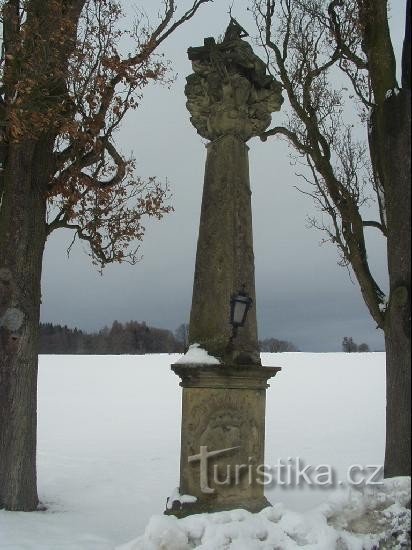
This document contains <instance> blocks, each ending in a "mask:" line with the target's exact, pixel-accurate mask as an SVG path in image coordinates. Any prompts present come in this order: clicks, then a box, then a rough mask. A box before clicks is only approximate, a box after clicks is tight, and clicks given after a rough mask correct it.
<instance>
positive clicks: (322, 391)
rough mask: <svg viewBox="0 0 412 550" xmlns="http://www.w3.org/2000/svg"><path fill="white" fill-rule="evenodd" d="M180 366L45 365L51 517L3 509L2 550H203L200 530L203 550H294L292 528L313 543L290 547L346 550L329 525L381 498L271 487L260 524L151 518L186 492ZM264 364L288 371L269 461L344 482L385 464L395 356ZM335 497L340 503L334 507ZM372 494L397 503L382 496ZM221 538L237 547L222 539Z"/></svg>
mask: <svg viewBox="0 0 412 550" xmlns="http://www.w3.org/2000/svg"><path fill="white" fill-rule="evenodd" d="M178 359H179V356H170V355H152V356H150V355H147V356H120V357H119V356H118V357H113V356H98V357H81V356H43V357H41V359H40V375H39V445H38V448H39V456H38V474H39V492H40V498H41V500H42V502H43V503H44V504H46V505H47V507H48V510H47V512H37V513H31V514H24V513H9V512H5V511H1V512H0V548H1V549H2V550H3V549H7V550H23V549H27V550H106V549H107V550H108V549H110V550H113V549H114V548H116V547H117V546H120V545H122V544H126V543H127V542H128V541H131V540H133V539H136V538H137V537H139V536H140V535H142V534H143V533H144V532H145V529H146V528H147V530H146V537H145V539H141V542H139V543H133V544H132V543H130V544H129V545H128V546H129V547H130V548H133V547H136V548H139V550H140V549H144V550H160V549H163V550H186V548H194V547H200V546H193V544H194V543H193V540H195V539H193V538H192V539H190V537H191V536H192V535H193V536H194V535H196V534H197V535H196V536H197V539H196V540H198V542H199V541H200V540H201V538H202V536H203V535H204V536H207V537H208V538H206V539H205V540H204V541H202V543H203V546H202V547H201V548H202V549H206V548H207V549H208V550H212V549H213V550H215V549H221V548H222V549H223V548H225V549H226V548H231V549H236V550H241V549H242V550H243V549H247V550H249V549H255V548H265V549H267V550H270V549H274V548H279V549H280V550H286V549H288V548H289V546H286V543H284V542H283V543H282V542H279V546H276V545H275V543H274V542H273V541H275V540H278V539H276V537H280V536H281V534H280V533H281V532H280V531H279V529H281V528H282V529H283V527H282V525H283V526H285V525H286V527H285V529H286V531H285V529H283V530H284V532H285V533H286V532H287V528H288V525H289V530H290V529H295V530H297V532H298V534H299V530H300V531H301V532H302V533H306V535H305V536H303V535H302V537H303V538H302V539H299V536H297V538H296V537H295V539H296V540H295V539H293V537H292V539H291V540H292V542H290V544H293V540H295V546H290V548H295V547H298V546H299V545H300V546H302V545H303V542H304V541H307V542H311V546H307V548H311V549H318V550H320V549H328V548H331V549H332V548H334V543H333V544H332V546H327V544H328V543H325V540H329V541H331V540H332V538H329V539H327V534H326V530H327V529H330V526H328V525H326V522H325V520H322V517H323V518H325V517H329V516H330V517H332V518H333V517H334V512H333V510H335V512H336V511H337V515H336V522H338V523H339V521H343V519H344V518H347V517H348V516H347V515H345V514H346V512H345V514H343V513H341V512H339V511H342V510H348V509H351V510H352V514H353V509H354V508H355V509H356V510H360V509H361V508H362V506H363V509H364V508H365V506H366V504H365V502H366V501H367V502H369V503H370V502H371V499H370V498H367V497H365V496H362V495H359V494H357V493H352V497H351V500H348V497H347V492H346V491H347V489H345V488H342V487H338V488H337V489H331V488H329V489H325V488H321V487H317V488H314V487H288V488H286V487H271V488H270V489H269V490H268V492H267V497H268V498H269V500H270V501H271V502H272V503H273V504H274V505H275V507H274V508H273V509H269V510H268V511H265V512H263V513H262V514H260V515H259V516H253V517H251V518H248V517H247V516H248V514H246V513H244V512H235V513H232V514H229V515H228V514H226V515H225V514H223V515H218V516H215V517H214V519H213V516H210V518H209V523H208V525H209V527H208V530H207V529H206V528H205V522H206V519H205V518H204V516H199V517H197V518H195V519H193V518H190V519H188V520H179V521H178V522H176V521H174V520H173V518H164V519H163V518H159V517H157V518H156V517H155V518H152V519H150V518H151V517H152V516H156V515H157V516H159V515H161V514H162V512H163V510H164V509H165V505H166V498H167V496H168V495H169V494H171V492H172V491H173V490H174V488H175V487H176V486H177V485H178V472H179V444H180V441H179V439H180V435H179V430H180V388H179V385H178V382H179V380H178V378H177V377H176V376H175V375H174V374H173V373H172V372H171V371H170V369H169V365H170V363H172V362H175V361H177V360H178ZM262 359H263V362H264V364H266V365H273V366H281V367H283V371H282V372H281V373H280V374H278V375H277V377H276V378H275V379H274V380H273V381H272V386H271V388H270V389H269V391H268V406H267V436H266V442H267V452H266V462H267V463H268V464H270V465H275V464H276V463H277V461H278V460H279V459H281V460H282V461H287V459H288V458H289V457H291V458H293V459H296V458H297V457H299V458H300V459H301V460H302V461H303V462H304V463H305V464H312V465H319V464H329V465H331V466H333V467H334V469H335V472H336V478H337V479H338V480H345V479H346V473H347V470H348V468H349V467H350V466H351V465H353V464H359V465H364V466H366V465H371V464H376V465H378V464H382V461H383V452H384V423H385V418H384V414H385V389H384V386H385V372H384V355H383V354H379V353H370V354H368V353H366V354H298V353H288V354H277V355H274V354H263V357H262ZM399 483H400V485H397V492H398V494H401V497H400V498H399V499H398V504H395V505H394V506H395V508H396V507H398V508H399V509H400V507H401V505H402V503H404V500H405V494H404V489H405V482H401V481H400V482H399ZM392 489H393V487H390V488H389V489H388V488H387V489H386V492H388V491H389V493H391V491H392ZM401 489H402V490H401ZM392 493H393V491H392ZM332 496H333V497H334V498H335V499H336V498H337V499H338V501H339V503H340V504H336V502H335V504H328V505H325V504H322V503H324V502H325V501H326V500H328V499H330V498H331V497H332ZM371 498H372V500H373V499H375V500H376V499H378V500H381V501H382V499H383V500H385V498H386V499H387V500H388V499H389V500H390V497H382V495H381V496H379V495H377V494H374V496H373V497H371ZM362 499H363V500H362ZM365 499H366V501H365ZM402 499H403V500H402ZM389 500H388V502H389ZM355 501H356V502H357V504H356V505H354V502H355ZM279 503H283V505H282V506H281V505H280V504H279ZM362 503H363V504H362ZM319 505H321V507H320V508H319ZM316 507H318V508H317V510H315V511H314V508H316ZM381 507H382V506H381ZM286 509H288V510H290V511H291V512H286V511H285V510H286ZM309 510H311V511H310V512H308V511H309ZM325 510H329V512H330V513H329V512H327V513H326V511H325ZM331 510H332V511H331ZM398 511H399V510H398ZM355 515H359V512H358V511H356V512H355ZM202 518H203V519H202ZM240 520H242V521H241V522H240ZM322 521H323V527H321V524H322ZM331 521H332V523H333V521H335V520H334V519H333V520H331ZM196 522H197V523H196ZM279 522H281V523H280V524H279V525H278V523H279ZM282 522H283V523H282ZM240 524H242V525H243V527H242V525H240ZM202 525H203V527H201V526H202ZM210 525H212V527H210ZM213 525H215V526H217V527H216V528H215V527H213ZM222 525H223V526H222ZM248 525H249V526H248ZM291 525H292V527H291ZM293 525H294V526H293ZM299 525H300V527H299ZM311 525H312V526H313V528H315V527H316V525H318V526H319V529H323V531H324V533H325V537H326V538H325V537H324V538H323V539H322V540H323V542H322V544H323V546H322V545H321V542H316V540H315V538H316V537H315V536H314V535H310V534H308V533H309V532H310V527H311ZM269 527H270V528H269ZM272 527H273V528H276V533H275V532H274V531H273V529H272ZM336 527H337V528H340V527H344V525H338V524H336ZM255 528H256V529H257V531H258V532H257V534H256V537H255V539H253V540H252V539H250V541H249V542H248V543H245V542H244V541H243V539H242V538H241V539H239V540H238V541H237V542H235V543H233V544H232V545H231V546H230V545H228V542H227V540H228V539H227V538H226V539H225V538H224V537H225V536H226V535H225V533H226V534H227V532H228V530H229V532H232V533H233V532H238V533H242V532H243V531H242V529H243V530H244V531H245V533H250V530H252V531H253V529H255ZM202 529H203V531H202ZM305 529H306V530H305ZM259 530H260V531H259ZM159 533H163V534H165V536H166V538H168V537H169V539H170V540H169V539H167V540H166V541H163V543H165V544H163V546H162V545H161V544H162V541H160V542H159V543H158V544H157V543H156V542H153V540H154V539H153V537H156V536H158V535H159ZM179 533H180V534H179ZM182 533H183V534H182ZM201 533H203V535H202V534H201ZM219 533H220V534H219ZM259 533H260V535H261V538H260V539H259V537H258V535H259ZM262 533H263V534H265V533H266V534H267V535H268V536H269V535H270V536H272V538H273V537H274V538H273V541H272V542H273V544H272V543H271V542H270V540H272V539H270V538H268V539H267V540H266V542H267V541H268V540H269V542H267V544H266V546H265V540H264V537H263V534H262ZM189 535H190V537H189ZM212 535H213V536H216V537H218V536H220V540H221V541H222V540H223V541H225V540H226V542H225V543H221V542H220V543H219V542H218V539H216V538H215V539H213V537H212ZM245 536H246V535H245ZM285 536H286V535H285ZM179 537H180V538H179ZM184 537H186V542H185V538H184ZM262 537H263V538H262ZM305 537H306V538H305ZM189 539H190V540H191V541H192V542H190V543H189V542H188V541H189ZM142 540H143V542H142ZM179 540H180V543H179ZM279 540H281V539H279ZM282 540H286V539H282ZM319 540H320V539H319ZM210 541H212V542H210ZM242 541H243V542H242ZM259 541H260V542H259ZM296 541H297V542H296ZM142 544H143V546H142ZM156 544H157V545H156ZM188 544H189V545H188ZM199 544H200V542H199ZM219 544H220V546H219ZM225 544H226V545H225ZM271 544H272V545H271ZM325 544H326V545H325ZM340 544H341V543H340ZM354 544H355V543H354ZM305 548H306V546H305ZM341 548H345V547H344V546H341ZM351 548H352V547H351ZM353 548H362V544H361V545H360V546H353Z"/></svg>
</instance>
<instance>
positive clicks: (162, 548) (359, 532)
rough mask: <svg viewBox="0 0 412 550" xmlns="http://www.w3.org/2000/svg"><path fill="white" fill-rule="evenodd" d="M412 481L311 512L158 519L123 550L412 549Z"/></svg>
mask: <svg viewBox="0 0 412 550" xmlns="http://www.w3.org/2000/svg"><path fill="white" fill-rule="evenodd" d="M410 501H411V480H410V478H406V477H404V478H393V479H388V480H385V482H384V484H383V485H378V486H374V487H371V486H369V487H365V488H363V489H353V488H352V489H350V490H348V491H347V492H346V493H345V494H344V495H342V496H340V497H339V498H335V499H334V500H330V501H328V502H327V503H325V504H323V505H321V506H319V507H317V508H316V509H314V510H313V511H310V512H306V513H295V512H291V511H289V510H286V509H285V508H284V506H283V505H282V504H277V505H275V506H273V507H271V508H266V509H265V510H263V511H262V512H260V513H259V514H251V513H249V512H246V511H244V510H234V511H231V512H220V513H216V514H199V515H195V516H190V517H187V518H184V519H180V520H178V519H176V518H174V517H171V516H154V517H152V519H151V520H150V522H149V524H148V526H147V528H146V531H145V534H144V535H143V536H142V537H140V538H138V539H136V540H134V541H132V542H130V543H128V544H126V545H123V546H121V547H119V548H118V550H191V549H194V548H197V549H198V550H295V549H298V548H299V549H301V548H306V549H307V550H309V549H310V550H333V549H336V550H377V548H379V549H395V548H396V549H399V548H405V549H408V548H410V536H409V531H410V524H411V512H410Z"/></svg>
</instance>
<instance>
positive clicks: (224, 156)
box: [189, 134, 260, 365]
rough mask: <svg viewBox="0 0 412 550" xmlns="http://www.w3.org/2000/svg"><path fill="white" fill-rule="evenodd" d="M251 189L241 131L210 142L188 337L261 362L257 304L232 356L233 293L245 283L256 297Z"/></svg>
mask: <svg viewBox="0 0 412 550" xmlns="http://www.w3.org/2000/svg"><path fill="white" fill-rule="evenodd" d="M250 195H251V192H250V182H249V159H248V147H247V145H246V144H245V142H244V141H243V140H242V139H240V138H239V137H238V136H236V135H231V134H228V135H225V136H222V137H219V138H217V139H216V140H215V141H213V142H212V143H210V144H209V145H208V146H207V161H206V173H205V181H204V187H203V200H202V211H201V212H202V213H201V219H200V228H199V239H198V244H197V256H196V270H195V279H194V285H193V299H192V311H191V317H190V332H189V342H190V343H194V342H196V343H199V344H200V345H201V346H202V348H204V349H206V350H207V351H208V352H209V353H211V354H212V355H214V356H216V357H220V358H221V359H223V360H225V361H226V362H227V361H229V362H237V363H241V364H256V365H257V364H260V359H259V349H258V340H257V323H256V308H255V307H254V305H253V306H252V308H251V310H250V311H249V314H248V316H247V320H246V324H245V326H244V327H243V328H242V329H240V330H239V333H238V336H237V338H236V339H235V342H234V346H235V350H234V351H233V352H230V353H231V355H232V356H231V357H229V358H228V357H227V355H228V353H227V350H228V343H229V341H230V337H231V334H232V328H231V325H230V323H229V316H230V298H231V295H232V294H233V293H234V292H237V291H238V290H240V289H241V288H242V286H244V287H245V289H246V291H247V292H248V294H249V295H250V296H251V297H252V298H253V300H254V304H255V303H256V300H255V270H254V256H253V236H252V209H251V202H250Z"/></svg>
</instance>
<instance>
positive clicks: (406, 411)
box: [382, 87, 411, 477]
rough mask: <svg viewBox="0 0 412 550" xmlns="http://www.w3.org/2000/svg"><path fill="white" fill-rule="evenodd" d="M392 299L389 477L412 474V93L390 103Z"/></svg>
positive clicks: (405, 90) (389, 325) (387, 135)
mask: <svg viewBox="0 0 412 550" xmlns="http://www.w3.org/2000/svg"><path fill="white" fill-rule="evenodd" d="M384 121H385V123H384V128H385V135H384V137H383V139H382V142H383V146H384V150H383V154H384V155H385V159H386V160H385V168H386V176H387V184H388V183H389V185H387V188H386V189H385V197H386V211H387V223H388V269H389V280H390V303H389V306H388V311H387V314H386V319H385V340H386V356H387V359H386V361H387V433H386V457H385V475H386V476H387V477H394V476H399V475H410V473H411V415H410V407H411V303H410V300H411V210H410V208H411V182H410V172H411V160H410V158H411V157H410V151H411V133H410V132H411V93H410V88H409V89H408V88H406V87H405V88H403V89H402V90H401V92H400V93H399V94H398V95H395V94H393V96H392V97H391V98H389V99H388V100H386V102H385V106H384Z"/></svg>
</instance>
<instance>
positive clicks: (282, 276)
mask: <svg viewBox="0 0 412 550" xmlns="http://www.w3.org/2000/svg"><path fill="white" fill-rule="evenodd" d="M178 4H179V6H180V8H181V9H184V8H187V7H188V6H189V4H190V5H191V0H181V1H180V2H178ZM229 4H231V2H229V1H228V0H215V1H214V3H213V4H210V5H207V4H206V5H205V6H204V7H203V10H202V11H201V13H200V14H199V15H198V17H197V18H196V19H194V20H193V21H191V22H190V23H188V24H187V25H186V26H184V27H182V28H181V29H180V31H179V32H178V33H176V34H175V35H174V36H173V37H172V38H171V39H170V40H169V41H168V42H167V44H166V45H165V47H164V51H165V53H166V55H167V57H168V58H169V59H171V61H172V64H173V68H174V70H175V71H176V72H177V73H178V79H177V81H176V83H175V84H174V85H173V87H172V89H171V90H168V89H167V88H164V87H153V86H152V87H150V88H148V89H146V92H145V95H144V100H143V102H142V105H141V107H140V108H139V109H138V110H137V111H136V112H134V113H131V114H130V116H129V117H128V119H127V121H126V122H125V124H124V126H123V128H122V130H121V132H120V134H119V135H118V143H119V144H120V145H121V148H122V150H123V152H124V153H129V152H130V150H133V152H134V154H135V156H136V158H137V167H138V168H137V172H138V174H139V175H141V176H151V175H156V176H158V177H159V178H160V179H163V180H164V179H166V178H167V179H168V180H169V182H170V186H171V190H172V193H173V198H172V202H173V206H174V208H175V212H174V213H173V214H170V215H168V216H167V217H166V218H164V219H163V221H161V222H153V223H152V222H150V223H148V224H146V227H147V233H146V237H145V240H144V242H143V243H142V247H141V253H142V255H143V259H142V261H141V262H140V263H138V264H137V265H136V266H129V265H127V264H125V265H113V266H109V267H108V268H106V269H105V270H104V274H103V276H100V275H99V274H98V273H97V271H96V270H95V268H94V267H93V266H92V265H91V263H90V259H89V258H88V256H87V255H86V254H85V253H84V251H83V248H84V246H83V245H82V244H78V245H77V246H76V247H74V249H73V250H72V253H71V255H70V257H69V258H67V254H66V248H67V245H68V243H69V242H70V240H71V236H70V234H69V233H68V232H65V231H61V232H59V233H55V234H53V235H52V236H51V238H50V239H49V242H48V244H47V247H46V252H45V261H44V270H43V297H42V320H43V321H48V322H54V323H61V324H67V325H69V326H77V327H79V328H82V329H86V330H95V329H100V328H102V327H103V326H104V325H110V324H111V323H112V322H113V320H115V319H117V320H119V321H128V320H131V319H134V320H138V321H146V322H147V323H148V324H151V325H154V326H158V327H164V328H169V329H172V330H174V329H175V328H176V327H177V326H178V325H179V324H180V323H182V322H187V320H188V318H189V312H190V302H191V294H192V283H193V273H194V262H195V252H196V241H197V232H198V223H199V216H200V206H201V193H202V185H203V172H204V162H205V158H206V150H205V147H204V142H203V140H202V139H201V138H200V137H199V136H198V135H197V134H196V131H195V129H194V128H193V127H192V126H191V124H190V122H189V115H188V112H187V110H186V108H185V96H184V85H185V77H186V76H187V75H188V74H190V72H191V66H190V63H189V62H188V60H187V57H186V50H187V48H188V47H190V46H196V45H201V44H202V43H203V38H204V37H205V36H219V35H221V34H222V33H223V32H224V29H225V27H226V26H227V23H228V15H227V12H228V5H229ZM246 4H247V2H246V0H237V2H236V3H235V8H234V15H235V16H236V17H237V18H238V19H239V21H240V22H241V23H242V24H243V25H244V26H245V27H246V28H247V29H248V30H249V32H250V34H253V32H254V29H253V25H252V23H251V21H250V19H249V17H248V14H247V12H246ZM392 4H393V5H392V11H391V25H392V34H393V40H394V44H395V47H396V49H397V51H398V52H399V51H400V48H401V43H402V39H403V24H404V23H403V21H404V10H405V0H393V2H392ZM125 5H127V6H128V8H129V9H130V6H131V3H129V1H127V2H125ZM136 5H140V6H143V7H144V8H145V9H147V10H148V11H149V12H150V11H151V10H152V11H153V9H154V6H160V5H161V1H160V0H142V1H141V2H136ZM282 116H283V115H282V114H281V113H277V114H275V115H274V117H273V121H274V122H275V123H279V122H280V121H281V119H282ZM250 147H251V150H250V168H251V185H252V192H253V195H252V201H253V215H254V242H255V258H256V292H257V314H258V321H259V336H260V337H261V338H265V337H270V336H273V337H276V338H280V339H287V340H290V341H292V342H294V343H295V344H296V345H297V346H298V347H299V348H300V349H301V350H303V351H335V350H340V347H341V342H342V338H343V337H344V336H353V337H354V339H355V340H356V341H358V342H363V341H365V342H367V343H369V345H370V347H371V348H372V349H379V350H382V349H383V338H382V334H381V333H380V331H377V330H376V329H375V325H374V323H373V321H372V319H371V318H370V316H369V314H368V311H367V309H366V306H365V305H364V303H363V300H362V298H361V295H360V291H359V288H358V286H357V285H356V284H353V283H352V282H351V280H350V278H349V275H348V272H347V271H346V270H345V269H343V268H341V267H339V266H338V265H337V260H338V256H337V251H336V249H335V248H334V247H333V246H331V245H329V246H327V245H325V246H319V242H320V240H321V238H322V235H321V234H320V233H319V232H317V231H315V230H313V229H308V228H307V225H306V217H307V215H308V214H311V213H313V205H312V204H311V202H310V200H309V199H308V198H307V197H305V196H304V195H302V194H300V193H299V192H298V191H297V190H296V189H295V188H294V185H296V184H297V183H298V180H297V177H296V175H295V169H294V168H293V167H291V166H290V160H289V154H288V148H287V145H286V144H285V143H283V142H282V141H280V140H276V141H275V140H273V141H268V142H267V143H261V142H260V141H259V140H257V139H256V140H252V141H251V142H250ZM375 233H376V230H373V229H372V230H370V234H368V241H369V254H370V259H371V264H372V265H373V268H374V272H375V275H376V276H377V279H378V280H379V281H380V282H381V284H382V286H383V287H384V288H385V287H386V283H385V281H386V261H385V249H384V243H382V242H380V241H379V239H378V238H377V236H376V235H375Z"/></svg>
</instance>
